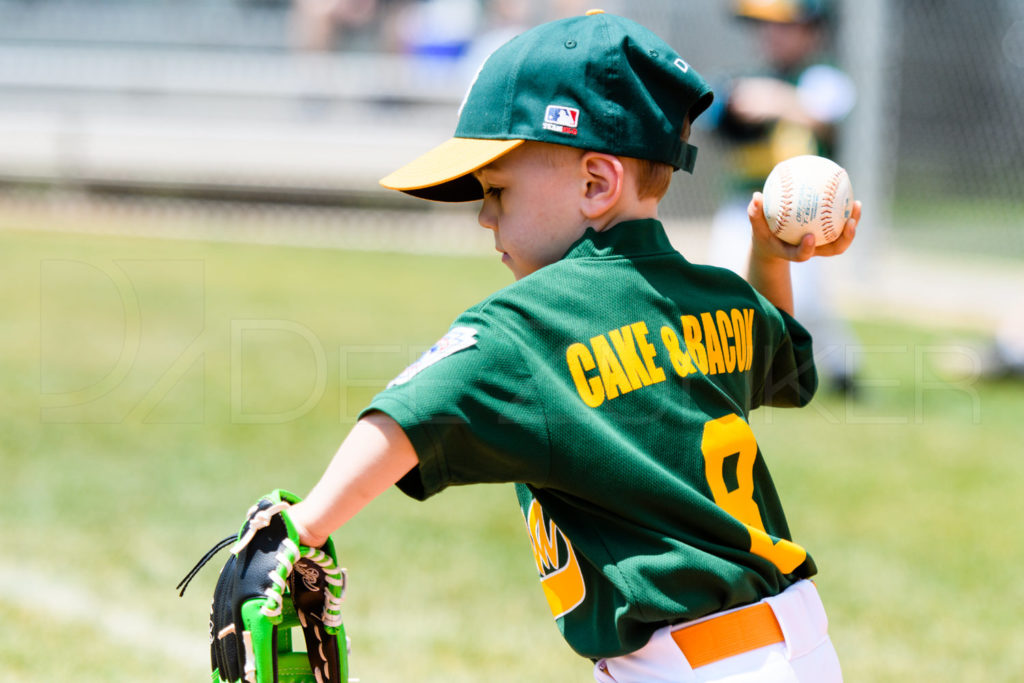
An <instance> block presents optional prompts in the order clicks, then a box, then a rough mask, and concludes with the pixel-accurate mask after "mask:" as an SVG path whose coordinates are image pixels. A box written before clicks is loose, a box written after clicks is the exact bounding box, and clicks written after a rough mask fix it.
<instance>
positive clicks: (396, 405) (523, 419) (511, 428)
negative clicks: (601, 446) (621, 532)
mask: <svg viewBox="0 0 1024 683" xmlns="http://www.w3.org/2000/svg"><path fill="white" fill-rule="evenodd" d="M533 375H534V373H533V372H532V371H531V369H530V368H529V367H527V364H526V361H525V360H524V356H523V354H522V353H520V352H519V350H518V347H517V345H516V344H515V343H513V341H512V340H511V339H510V337H509V336H508V334H507V333H506V332H504V331H503V330H502V329H501V328H500V326H498V325H497V324H495V323H494V322H493V321H490V320H488V319H487V318H486V317H485V316H481V315H470V314H465V315H463V316H462V317H460V319H459V320H458V321H456V323H455V324H454V325H453V326H452V328H451V330H450V331H449V333H448V334H447V335H445V336H444V337H443V338H442V339H441V340H439V341H438V343H437V344H435V345H434V346H433V347H431V349H430V350H428V351H427V352H426V353H424V354H423V356H422V357H421V358H420V359H419V360H418V361H416V362H415V363H413V364H412V365H411V366H410V367H409V368H407V369H406V370H405V371H404V372H403V373H402V374H401V375H399V376H398V377H397V378H396V379H395V380H394V381H393V382H392V383H391V384H390V385H389V386H388V388H386V389H385V390H384V391H382V392H381V393H379V394H378V395H377V396H376V397H374V399H373V400H372V401H371V402H370V405H369V406H368V407H367V408H366V409H365V410H364V411H363V414H364V415H365V414H366V413H369V412H372V411H380V412H382V413H385V414H387V415H388V416H389V417H391V418H392V419H393V420H395V421H396V422H397V423H398V424H399V425H400V426H401V427H402V429H403V430H404V431H405V433H406V435H407V436H408V438H409V440H410V442H411V443H412V445H413V447H414V448H415V449H416V454H417V456H418V458H419V465H418V466H417V467H416V468H414V469H413V470H412V471H411V472H410V473H409V474H407V475H406V476H405V477H404V478H403V479H402V480H401V481H399V483H398V486H399V488H400V489H401V490H402V491H403V492H405V493H406V494H408V495H409V496H411V497H413V498H416V499H419V500H423V499H425V498H428V497H430V496H432V495H434V494H436V493H439V492H440V491H442V490H444V489H445V488H447V487H448V486H451V485H461V484H475V483H496V482H523V483H533V484H540V483H542V482H543V481H544V479H545V478H546V477H547V474H548V470H549V457H550V445H549V441H548V438H547V431H546V428H545V422H544V419H543V417H544V416H543V407H542V405H541V402H540V401H539V400H538V396H537V388H536V387H535V386H534V381H533Z"/></svg>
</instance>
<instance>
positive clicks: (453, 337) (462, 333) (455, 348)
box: [387, 327, 477, 389]
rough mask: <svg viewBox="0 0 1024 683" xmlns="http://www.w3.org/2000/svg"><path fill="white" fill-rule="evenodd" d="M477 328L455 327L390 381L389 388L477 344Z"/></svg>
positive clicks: (403, 382)
mask: <svg viewBox="0 0 1024 683" xmlns="http://www.w3.org/2000/svg"><path fill="white" fill-rule="evenodd" d="M476 335H477V330H475V329H474V328H472V327H453V328H452V329H451V330H449V331H448V334H446V335H444V336H443V337H441V338H440V339H439V340H438V341H437V343H436V344H434V345H433V346H431V347H430V348H429V349H427V350H426V351H425V352H424V353H423V355H422V356H420V357H419V359H417V360H416V362H414V363H413V364H412V365H410V366H409V367H407V368H406V369H405V370H403V371H402V373H401V374H400V375H398V377H395V378H394V379H393V380H391V382H390V383H388V386H387V388H388V389H390V388H391V387H395V386H399V385H402V384H405V383H406V382H408V381H409V380H411V379H412V378H413V377H415V376H416V375H418V374H419V373H420V372H422V371H423V370H425V369H426V368H429V367H430V366H431V365H433V364H434V363H436V362H438V361H440V360H443V359H445V358H447V357H448V356H450V355H452V354H453V353H458V352H459V351H463V350H465V349H468V348H469V347H471V346H475V345H476V342H477V339H476Z"/></svg>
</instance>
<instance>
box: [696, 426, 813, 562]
mask: <svg viewBox="0 0 1024 683" xmlns="http://www.w3.org/2000/svg"><path fill="white" fill-rule="evenodd" d="M700 450H701V453H703V454H704V474H705V476H706V477H707V480H708V485H709V486H710V487H711V495H712V496H713V497H714V499H715V504H716V505H718V507H720V508H722V509H723V510H725V511H726V512H728V513H729V514H730V515H732V516H733V517H735V518H736V519H738V520H739V521H740V522H742V523H743V524H744V526H746V527H747V531H749V532H750V552H752V553H753V554H755V555H758V556H760V557H763V558H765V559H766V560H769V561H770V562H771V563H772V564H774V565H775V566H776V567H778V568H779V571H781V572H782V573H783V574H788V573H790V572H791V571H793V570H794V569H796V568H797V567H799V566H800V564H801V563H803V561H804V559H806V557H807V551H806V550H804V549H803V548H801V547H800V546H798V545H797V544H796V543H793V542H792V541H787V540H785V539H780V540H779V541H774V540H772V537H771V536H769V535H768V534H767V533H766V532H765V530H764V521H763V520H762V519H761V511H760V510H759V509H758V507H757V503H756V502H755V501H754V460H755V459H756V458H757V441H756V440H755V439H754V432H753V430H751V429H750V425H748V424H747V423H746V422H744V421H743V419H742V418H740V416H738V415H726V416H725V417H720V418H718V419H717V420H711V421H709V422H707V423H705V425H704V437H703V439H702V440H701V444H700ZM733 456H737V457H736V486H735V487H733V488H731V489H730V488H729V485H728V484H726V481H725V464H726V459H728V458H732V457H733Z"/></svg>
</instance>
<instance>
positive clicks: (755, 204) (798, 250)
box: [747, 192, 861, 262]
mask: <svg viewBox="0 0 1024 683" xmlns="http://www.w3.org/2000/svg"><path fill="white" fill-rule="evenodd" d="M860 214H861V203H860V202H859V201H855V202H854V203H853V209H852V210H851V211H850V218H849V220H847V221H846V226H845V227H844V228H843V232H842V233H841V234H840V235H839V237H838V238H837V239H836V240H835V241H834V242H830V243H828V244H823V245H821V246H820V247H815V246H814V235H812V234H810V233H808V234H806V235H804V237H803V240H802V241H801V242H800V244H787V243H786V242H783V241H782V240H780V239H779V238H778V237H776V236H775V235H773V234H772V231H771V228H769V227H768V221H767V220H766V219H765V217H764V196H763V195H762V194H761V193H760V192H755V193H754V196H753V198H752V199H751V200H750V204H749V205H748V206H747V216H748V217H749V218H750V226H751V228H752V230H753V244H752V247H751V260H752V261H755V260H756V261H762V262H763V261H771V260H773V259H783V260H786V261H797V262H799V261H806V260H807V259H809V258H811V257H812V256H838V255H839V254H842V253H843V252H844V251H846V250H847V249H848V248H849V247H850V244H852V243H853V238H854V237H856V236H857V224H858V223H859V222H860Z"/></svg>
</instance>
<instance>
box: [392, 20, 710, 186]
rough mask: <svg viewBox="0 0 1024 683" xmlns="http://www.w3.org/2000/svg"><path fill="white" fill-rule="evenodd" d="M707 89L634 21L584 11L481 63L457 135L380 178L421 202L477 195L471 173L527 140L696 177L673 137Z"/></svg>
mask: <svg viewBox="0 0 1024 683" xmlns="http://www.w3.org/2000/svg"><path fill="white" fill-rule="evenodd" d="M712 98H713V95H712V92H711V88H710V87H709V86H708V84H707V83H706V82H705V81H704V79H703V78H702V77H701V76H700V74H698V73H697V72H696V71H695V70H694V69H693V68H692V67H691V66H690V65H689V64H688V63H687V62H686V61H685V60H684V59H683V58H682V57H680V56H679V54H678V53H676V51H675V50H673V49H672V48H671V47H670V46H669V45H668V44H667V43H665V42H664V41H663V40H661V38H659V37H658V36H656V35H655V34H654V33H652V32H651V31H650V30H648V29H647V28H645V27H643V26H641V25H640V24H638V23H636V22H634V21H631V20H629V19H625V18H623V17H619V16H615V15H611V14H605V13H604V12H602V11H600V10H591V11H590V12H588V13H587V14H586V16H580V17H572V18H569V19H561V20H558V21H552V22H549V23H546V24H541V25H540V26H537V27H535V28H533V29H530V30H529V31H526V32H525V33H522V34H521V35H519V36H516V37H515V38H513V39H512V40H510V41H509V42H507V43H505V44H504V45H503V46H501V47H500V48H498V49H497V50H496V51H495V52H494V53H493V54H492V55H491V56H490V57H488V59H487V60H486V61H485V62H484V64H483V65H482V66H481V67H480V71H479V72H478V73H477V76H476V79H475V80H474V81H473V84H472V85H471V86H470V87H469V91H468V92H467V93H466V97H465V100H463V103H462V107H461V109H460V110H459V122H458V125H457V126H456V129H455V135H454V137H452V138H451V139H450V140H448V141H446V142H444V143H443V144H441V145H439V146H438V147H435V148H434V149H432V150H431V151H429V152H427V153H426V154H424V155H423V156H421V157H419V158H418V159H415V160H413V161H412V162H410V163H409V164H406V165H405V166H403V167H402V168H400V169H398V170H397V171H395V172H394V173H392V174H390V175H388V176H387V177H385V178H383V179H381V181H380V184H381V185H383V186H384V187H386V188H389V189H393V190H400V191H402V192H405V193H407V194H411V195H414V196H416V197H422V198H424V199H433V200H436V201H445V202H461V201H471V200H474V199H481V198H482V197H483V190H482V189H481V187H480V183H478V182H477V180H476V178H474V177H473V175H472V173H473V171H476V170H477V169H479V168H482V167H484V166H486V165H487V164H489V163H491V162H492V161H494V160H495V159H498V158H499V157H501V156H502V155H504V154H507V153H508V152H510V151H511V150H513V149H515V148H516V147H518V146H519V145H521V144H523V142H525V141H527V140H534V141H538V142H550V143H555V144H559V145H568V146H570V147H579V148H581V149H586V150H591V151H595V152H603V153H606V154H614V155H617V156H628V157H635V158H638V159H648V160H651V161H658V162H664V163H666V164H670V165H671V166H672V167H673V168H676V169H680V168H682V169H685V170H686V171H687V172H692V171H693V165H694V161H695V160H696V156H697V148H696V147H694V146H693V145H690V144H688V143H686V142H683V140H682V139H681V137H680V135H681V134H682V131H683V127H684V125H685V123H686V120H687V119H689V120H690V121H692V120H694V119H696V118H697V116H698V115H700V114H701V113H702V112H703V111H704V110H705V109H707V108H708V106H710V104H711V100H712Z"/></svg>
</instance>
